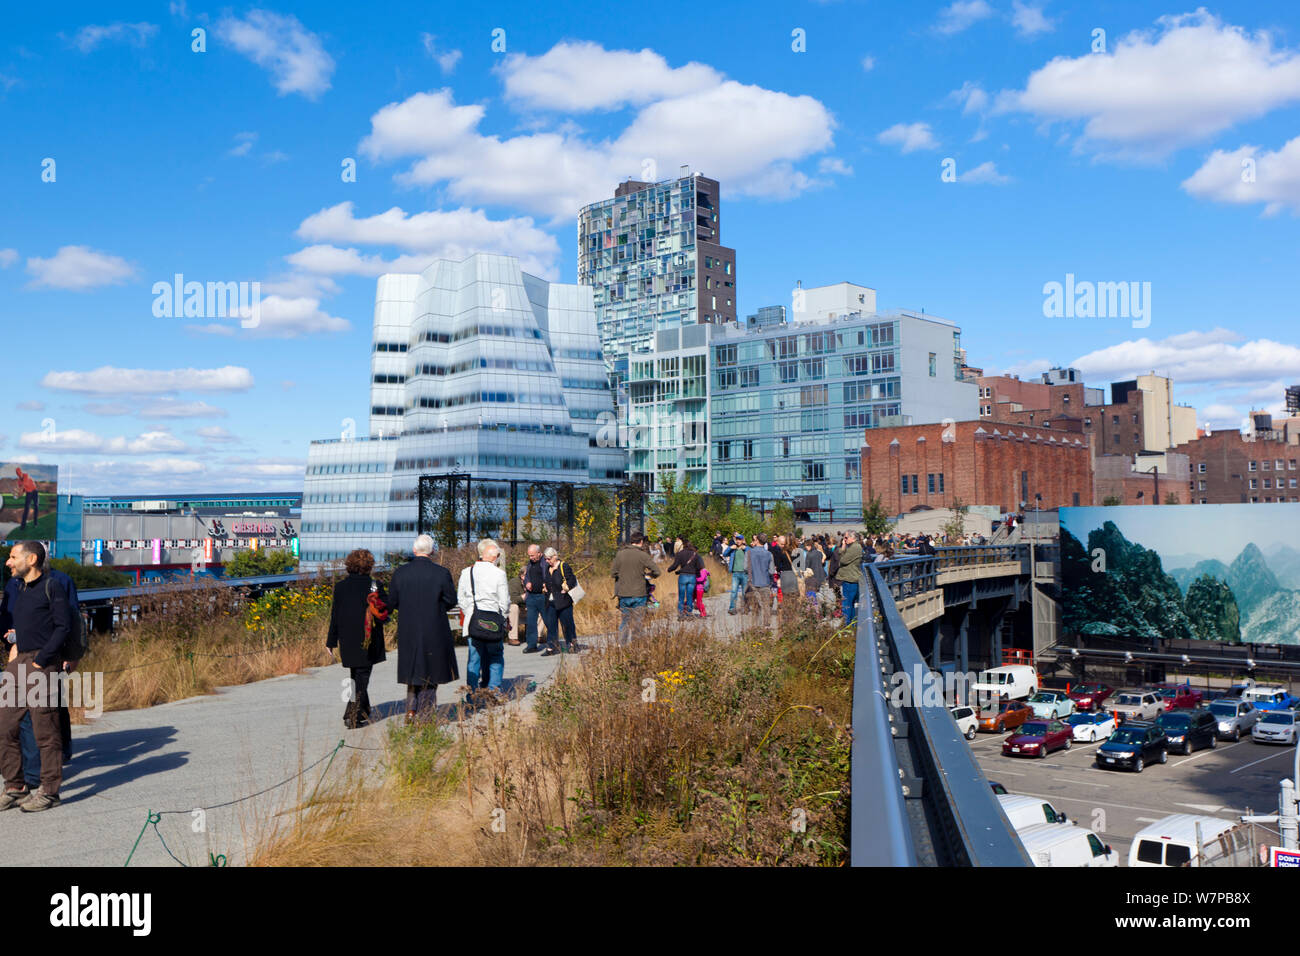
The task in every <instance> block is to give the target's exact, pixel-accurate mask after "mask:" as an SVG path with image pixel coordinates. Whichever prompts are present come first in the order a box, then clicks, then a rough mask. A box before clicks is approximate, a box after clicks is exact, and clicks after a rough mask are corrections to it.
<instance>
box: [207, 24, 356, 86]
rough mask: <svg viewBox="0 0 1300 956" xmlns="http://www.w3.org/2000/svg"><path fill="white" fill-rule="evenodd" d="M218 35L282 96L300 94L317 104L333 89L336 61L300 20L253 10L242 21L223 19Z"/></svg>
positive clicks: (217, 27)
mask: <svg viewBox="0 0 1300 956" xmlns="http://www.w3.org/2000/svg"><path fill="white" fill-rule="evenodd" d="M216 31H217V36H218V37H219V38H220V39H221V40H222V41H223V42H224V43H228V44H229V45H230V46H231V47H233V48H234V49H235V50H236V51H237V52H238V53H240V54H242V55H243V56H245V57H247V58H248V59H250V60H252V61H253V62H254V63H256V64H257V65H258V66H260V67H261V68H262V69H264V70H266V71H268V72H269V73H270V74H271V76H272V77H273V82H274V83H275V89H276V92H278V93H279V94H280V95H281V96H285V95H287V94H289V93H299V94H301V95H302V96H305V97H306V98H307V99H309V100H315V99H318V98H319V97H320V95H321V94H322V93H324V92H325V91H326V90H328V89H329V88H330V77H331V76H332V75H333V74H334V59H333V58H332V57H331V56H330V55H329V54H328V53H326V52H325V47H324V46H323V45H322V43H321V40H320V37H318V36H317V35H316V34H314V33H312V32H311V31H310V30H308V29H307V28H306V27H304V26H303V25H302V23H301V22H299V20H298V18H297V17H294V16H289V15H283V14H279V13H272V12H271V11H269V10H250V11H249V12H248V15H247V16H246V17H244V18H243V19H239V18H238V17H232V16H225V17H222V18H221V19H220V20H218V21H217V25H216Z"/></svg>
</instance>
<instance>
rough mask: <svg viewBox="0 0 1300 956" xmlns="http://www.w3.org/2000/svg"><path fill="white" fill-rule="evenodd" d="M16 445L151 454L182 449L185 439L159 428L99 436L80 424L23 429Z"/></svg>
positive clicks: (62, 451) (72, 452)
mask: <svg viewBox="0 0 1300 956" xmlns="http://www.w3.org/2000/svg"><path fill="white" fill-rule="evenodd" d="M18 446H19V447H20V448H27V449H39V450H41V451H46V452H52V453H58V454H64V455H104V454H112V455H154V454H158V453H160V452H162V453H165V452H177V451H185V450H186V445H185V442H183V441H181V440H180V439H179V438H177V437H176V436H175V435H173V434H172V433H171V432H168V431H165V430H162V429H158V430H155V431H147V432H142V433H141V434H139V435H137V436H136V437H134V438H126V437H123V436H115V437H113V438H102V437H100V436H99V435H96V434H95V433H94V432H88V431H83V430H82V429H80V428H69V429H58V430H54V431H51V432H48V433H47V432H43V431H41V432H25V433H23V435H22V436H20V437H19V439H18Z"/></svg>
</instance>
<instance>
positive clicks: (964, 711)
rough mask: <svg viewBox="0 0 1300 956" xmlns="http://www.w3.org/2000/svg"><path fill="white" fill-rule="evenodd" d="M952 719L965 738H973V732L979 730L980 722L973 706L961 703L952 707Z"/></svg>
mask: <svg viewBox="0 0 1300 956" xmlns="http://www.w3.org/2000/svg"><path fill="white" fill-rule="evenodd" d="M952 719H953V720H955V721H957V729H958V730H960V731H961V732H962V736H964V737H965V738H966V739H967V740H974V739H975V732H976V731H977V730H979V726H980V722H979V716H978V715H977V714H976V712H975V708H974V707H968V706H966V705H965V704H963V705H961V706H960V707H954V708H952Z"/></svg>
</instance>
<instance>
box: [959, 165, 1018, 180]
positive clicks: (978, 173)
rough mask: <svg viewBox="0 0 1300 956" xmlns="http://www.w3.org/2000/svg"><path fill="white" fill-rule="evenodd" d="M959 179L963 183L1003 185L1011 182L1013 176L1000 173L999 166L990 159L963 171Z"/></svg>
mask: <svg viewBox="0 0 1300 956" xmlns="http://www.w3.org/2000/svg"><path fill="white" fill-rule="evenodd" d="M957 181H958V182H962V183H972V184H975V183H987V184H989V185H993V186H1002V185H1005V184H1006V183H1009V182H1011V177H1010V176H1003V175H1002V174H1001V173H999V172H998V168H997V166H996V165H995V164H994V163H993V162H992V161H991V160H990V161H989V162H987V163H980V164H979V165H978V166H975V167H974V168H972V169H969V170H967V171H966V172H964V173H961V174H960V175H958V177H957Z"/></svg>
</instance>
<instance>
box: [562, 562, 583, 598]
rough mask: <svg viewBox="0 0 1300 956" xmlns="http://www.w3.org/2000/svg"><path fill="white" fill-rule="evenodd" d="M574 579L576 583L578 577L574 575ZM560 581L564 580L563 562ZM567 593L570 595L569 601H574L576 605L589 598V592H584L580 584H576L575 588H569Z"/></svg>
mask: <svg viewBox="0 0 1300 956" xmlns="http://www.w3.org/2000/svg"><path fill="white" fill-rule="evenodd" d="M573 579H574V581H577V580H578V578H577V575H574V578H573ZM560 580H564V562H563V561H561V562H560ZM565 593H566V594H568V595H569V599H570V600H571V601H573V603H574V604H577V603H578V602H579V601H581V600H582V599H583V598H585V597H586V596H587V592H586V591H585V590H583V587H582V585H581V584H580V583H578V584H574V585H573V587H571V588H569V590H568V591H566V592H565Z"/></svg>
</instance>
